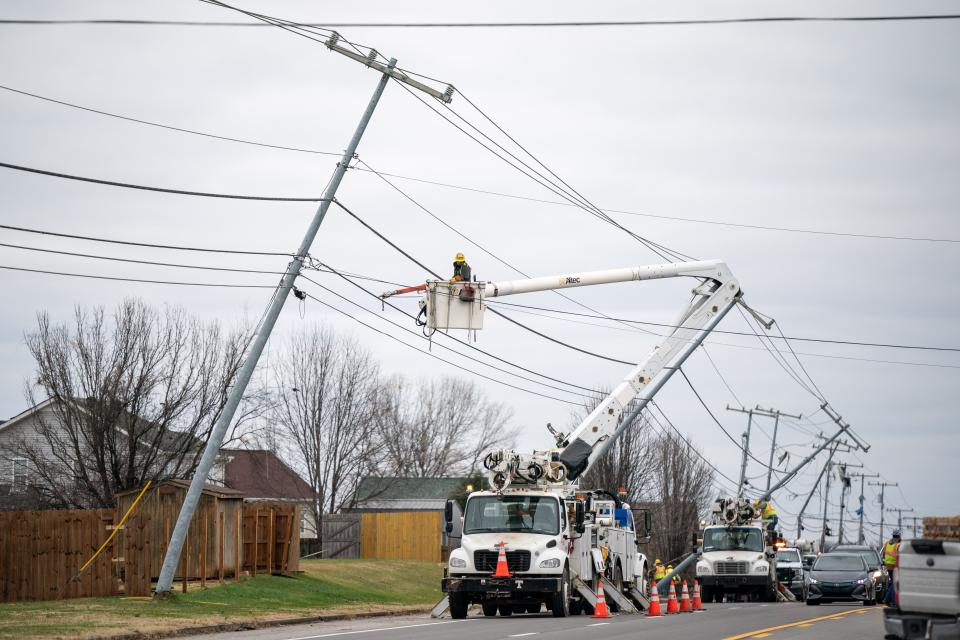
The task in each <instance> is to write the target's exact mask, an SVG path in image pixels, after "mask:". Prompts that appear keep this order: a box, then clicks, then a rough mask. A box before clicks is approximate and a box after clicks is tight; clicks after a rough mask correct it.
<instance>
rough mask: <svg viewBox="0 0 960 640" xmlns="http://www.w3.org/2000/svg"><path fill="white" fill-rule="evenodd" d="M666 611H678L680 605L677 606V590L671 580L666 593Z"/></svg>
mask: <svg viewBox="0 0 960 640" xmlns="http://www.w3.org/2000/svg"><path fill="white" fill-rule="evenodd" d="M667 613H680V607H679V606H677V590H676V589H675V588H674V586H673V580H671V581H670V592H669V593H668V594H667Z"/></svg>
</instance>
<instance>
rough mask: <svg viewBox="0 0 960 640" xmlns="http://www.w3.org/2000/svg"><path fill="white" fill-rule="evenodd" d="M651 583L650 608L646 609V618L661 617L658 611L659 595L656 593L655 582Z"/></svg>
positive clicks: (660, 612) (661, 613)
mask: <svg viewBox="0 0 960 640" xmlns="http://www.w3.org/2000/svg"><path fill="white" fill-rule="evenodd" d="M652 582H653V584H652V585H651V587H650V606H649V607H647V617H648V618H653V617H655V616H662V615H663V612H662V611H660V593H659V592H658V591H657V581H656V580H653V581H652Z"/></svg>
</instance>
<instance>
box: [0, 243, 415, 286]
mask: <svg viewBox="0 0 960 640" xmlns="http://www.w3.org/2000/svg"><path fill="white" fill-rule="evenodd" d="M0 247H7V248H9V249H21V250H25V251H38V252H41V253H53V254H57V255H64V256H72V257H77V258H89V259H94V260H109V261H112V262H128V263H132V264H143V265H148V266H156V267H173V268H178V269H199V270H203V271H228V272H234V273H261V274H268V275H278V276H282V275H283V274H285V273H286V272H285V271H264V270H261V269H240V268H237V267H211V266H207V265H199V264H183V263H179V262H159V261H154V260H137V259H133V258H119V257H117V256H105V255H100V254H93V253H79V252H75V251H60V250H56V249H44V248H42V247H28V246H25V245H19V244H9V243H6V242H0ZM316 271H320V272H323V273H336V274H337V275H341V274H340V272H339V271H336V270H333V269H332V268H329V267H325V268H319V267H318V268H316ZM346 273H347V275H349V276H350V277H351V278H357V279H358V280H369V281H372V282H380V283H383V284H390V285H395V286H403V285H401V284H399V283H396V282H390V281H388V280H380V279H379V278H373V277H370V276H362V275H358V274H355V273H349V272H346Z"/></svg>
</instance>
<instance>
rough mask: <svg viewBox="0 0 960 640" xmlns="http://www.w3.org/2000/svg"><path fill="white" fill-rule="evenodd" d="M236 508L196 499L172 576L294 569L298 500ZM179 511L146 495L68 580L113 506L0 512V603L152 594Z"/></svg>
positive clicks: (108, 522) (113, 518) (99, 538)
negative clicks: (82, 570) (79, 574)
mask: <svg viewBox="0 0 960 640" xmlns="http://www.w3.org/2000/svg"><path fill="white" fill-rule="evenodd" d="M220 506H221V507H222V505H220ZM237 507H238V508H237V509H235V510H233V511H232V512H231V511H229V510H224V509H222V508H219V509H218V505H217V503H216V502H214V501H208V500H201V504H200V506H199V508H198V509H197V511H196V513H195V515H194V517H193V521H192V522H191V524H190V529H189V532H188V535H187V539H186V540H185V542H184V545H183V552H182V554H181V556H180V565H179V566H178V568H177V574H176V575H177V577H176V579H177V580H181V581H183V579H184V576H186V578H187V579H189V580H199V581H200V583H201V585H202V586H205V585H206V581H207V580H208V579H213V580H222V579H223V578H224V577H228V576H233V577H236V576H239V575H243V572H244V571H247V572H248V573H249V574H250V575H256V574H257V573H286V572H293V571H298V570H299V560H300V553H299V551H300V509H299V506H298V505H296V504H292V503H285V502H253V503H247V504H241V503H239V502H238V503H237ZM118 510H119V507H118ZM125 510H126V509H123V511H125ZM178 510H179V506H177V508H176V509H174V505H173V504H170V503H169V502H168V501H167V500H166V496H165V495H163V494H162V493H161V492H159V491H158V492H153V493H152V494H148V495H147V496H146V497H145V498H144V500H143V502H142V503H141V505H139V506H138V507H137V510H136V511H135V512H134V513H133V515H131V516H130V518H129V519H128V520H127V522H126V523H125V524H124V526H123V528H122V529H121V530H120V531H119V532H118V535H117V536H116V538H114V540H113V542H112V543H111V544H110V545H109V546H108V547H107V548H106V549H105V550H104V551H103V553H101V555H100V556H99V557H97V559H96V560H95V561H94V562H93V563H92V564H91V565H90V567H89V568H88V569H87V570H86V572H85V573H84V575H83V576H82V577H81V579H80V580H79V581H76V582H72V581H71V578H72V577H73V576H75V575H76V574H77V572H78V571H79V570H80V567H81V566H83V564H84V563H85V562H86V561H87V560H88V559H89V558H90V557H91V556H92V555H93V553H94V552H95V551H96V550H97V548H98V547H99V546H100V545H101V544H102V543H103V541H104V540H106V538H107V536H108V535H110V531H111V529H112V527H113V525H114V523H115V522H119V517H118V514H117V513H116V512H115V511H114V510H113V509H84V510H50V511H9V512H0V602H14V601H20V600H57V599H61V598H83V597H92V596H111V595H119V594H120V593H123V594H124V595H128V596H146V595H149V594H150V592H151V588H152V583H153V581H154V580H156V578H157V576H158V574H159V572H160V565H161V564H162V562H163V557H164V555H165V554H166V550H167V542H168V541H169V539H170V531H171V530H172V526H173V523H175V522H176V516H177V511H178ZM120 515H122V512H121V513H120ZM237 549H239V550H240V553H236V551H235V550H237ZM121 587H122V589H121Z"/></svg>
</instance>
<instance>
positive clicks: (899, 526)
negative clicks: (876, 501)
mask: <svg viewBox="0 0 960 640" xmlns="http://www.w3.org/2000/svg"><path fill="white" fill-rule="evenodd" d="M887 511H889V512H890V513H893V512H896V513H897V529H900V530H901V532H900V533H901V535H903V514H904V513H911V512H913V507H910V508H909V509H905V508H903V507H890V508H889V509H887Z"/></svg>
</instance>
